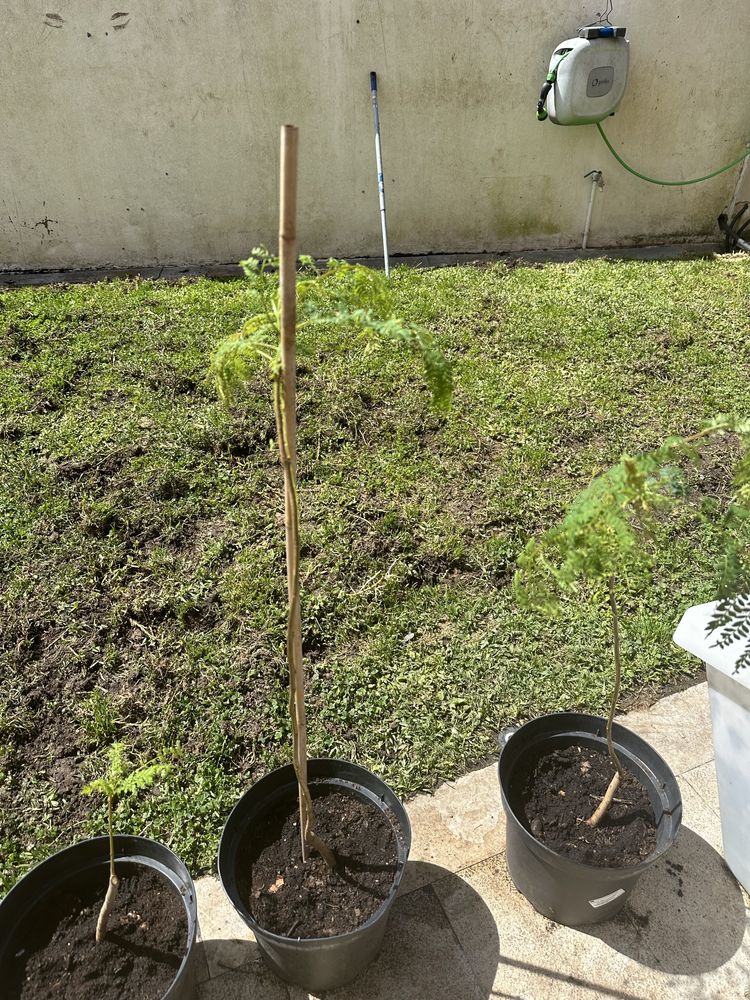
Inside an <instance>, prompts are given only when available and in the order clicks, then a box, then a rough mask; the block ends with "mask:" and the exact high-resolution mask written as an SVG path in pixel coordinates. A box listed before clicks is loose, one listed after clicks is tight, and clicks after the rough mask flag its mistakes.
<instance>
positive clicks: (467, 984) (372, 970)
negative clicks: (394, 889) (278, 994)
mask: <svg viewBox="0 0 750 1000" xmlns="http://www.w3.org/2000/svg"><path fill="white" fill-rule="evenodd" d="M449 877H452V876H449ZM487 987H488V984H487V983H486V982H482V981H481V980H479V979H477V978H476V977H475V975H474V973H473V971H472V968H471V966H470V964H469V962H468V961H467V959H466V956H465V955H464V953H463V951H462V950H461V947H460V945H459V943H458V941H457V940H456V936H455V934H454V933H453V930H452V928H451V925H450V923H449V922H448V919H447V918H446V915H445V913H444V911H443V908H442V906H441V905H440V902H439V900H438V898H437V896H436V895H435V893H434V891H433V887H432V886H424V887H423V888H421V889H417V890H416V891H414V892H412V893H409V895H408V896H405V897H403V898H401V899H398V900H397V901H396V903H395V905H394V908H393V912H392V913H391V917H390V920H389V923H388V930H387V931H386V937H385V942H384V944H383V950H382V951H381V953H380V956H379V957H378V959H377V960H376V961H375V962H373V964H372V965H371V966H370V967H369V968H368V969H367V970H366V971H365V972H364V973H363V974H362V975H361V976H360V977H359V978H358V979H356V980H355V981H354V982H353V983H351V984H350V985H348V986H345V987H342V988H341V989H340V990H336V991H334V992H329V993H326V994H325V996H326V998H330V1000H334V998H336V1000H402V998H403V1000H406V998H408V1000H487V997H488V996H489V990H488V988H487ZM289 997H290V1000H308V998H310V1000H318V998H317V997H313V995H312V994H309V993H307V992H306V991H305V990H300V989H297V988H296V987H290V988H289Z"/></svg>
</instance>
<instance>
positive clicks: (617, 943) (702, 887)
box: [580, 826, 748, 975]
mask: <svg viewBox="0 0 750 1000" xmlns="http://www.w3.org/2000/svg"><path fill="white" fill-rule="evenodd" d="M747 927H748V916H747V914H746V911H745V904H744V901H743V897H742V892H741V890H740V888H739V886H738V884H737V882H736V880H735V878H734V876H733V875H732V874H731V872H730V871H729V869H728V868H727V866H726V864H725V863H724V859H723V858H722V857H721V855H720V854H719V853H718V852H717V851H715V850H714V848H713V847H711V845H710V844H709V843H707V842H706V841H705V840H704V839H703V838H702V837H699V836H698V834H697V833H694V832H693V831H692V830H690V829H688V828H687V827H684V826H683V827H682V829H681V830H680V833H679V835H678V838H677V841H676V843H675V844H674V846H673V847H672V849H671V850H670V851H669V853H668V854H667V855H666V856H665V857H664V858H661V859H660V860H659V861H658V862H657V863H656V864H655V865H654V867H653V868H651V869H649V871H647V872H646V873H645V874H644V875H643V877H642V878H641V880H640V882H639V883H638V885H637V887H636V889H635V890H634V892H633V895H632V896H631V898H630V901H629V902H628V904H627V905H626V906H625V908H624V909H623V910H622V911H621V912H620V913H619V914H618V915H617V916H616V917H614V918H613V919H612V920H610V921H608V922H607V923H605V924H597V925H594V926H591V927H581V928H580V930H581V931H584V932H585V933H587V934H590V935H592V936H593V937H597V938H599V939H600V940H601V941H603V942H605V943H606V944H608V945H609V946H610V947H611V948H614V949H615V950H616V951H619V952H620V953H621V954H623V955H627V956H628V957H629V958H632V959H634V960H635V961H637V962H639V963H640V964H641V965H647V966H650V967H651V968H654V969H658V970H659V971H661V972H668V973H676V974H678V975H700V974H701V973H705V972H710V971H711V970H712V969H716V968H719V966H722V965H724V964H725V963H726V962H728V961H729V960H730V959H731V958H732V957H733V956H734V955H735V954H736V952H737V951H738V949H739V948H740V946H741V944H742V941H743V938H744V935H745V933H746V931H747Z"/></svg>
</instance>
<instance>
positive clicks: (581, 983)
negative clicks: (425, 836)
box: [433, 855, 640, 1000]
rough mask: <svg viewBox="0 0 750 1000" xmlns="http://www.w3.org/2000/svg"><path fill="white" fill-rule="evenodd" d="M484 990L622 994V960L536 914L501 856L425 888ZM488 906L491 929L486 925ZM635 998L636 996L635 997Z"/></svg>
mask: <svg viewBox="0 0 750 1000" xmlns="http://www.w3.org/2000/svg"><path fill="white" fill-rule="evenodd" d="M433 888H434V889H435V892H436V894H437V895H438V897H439V899H440V901H441V903H442V904H443V908H444V909H445V912H446V915H447V917H448V919H449V920H450V922H451V926H452V927H453V929H454V931H455V932H456V936H457V938H458V940H459V942H460V943H461V947H462V950H463V951H464V954H465V955H466V956H467V958H468V960H469V962H470V963H471V965H472V967H473V968H474V971H475V974H476V975H477V976H478V977H480V978H481V979H482V980H483V981H485V982H486V981H487V980H488V979H490V977H492V978H491V986H490V993H488V994H487V996H490V995H491V996H492V997H503V998H511V997H512V998H517V1000H542V998H546V997H553V996H554V997H555V998H556V1000H583V998H589V997H600V996H601V997H613V998H623V1000H624V998H626V997H628V998H630V997H631V996H632V994H630V993H627V992H625V990H624V989H622V988H621V986H620V985H618V984H621V983H623V982H626V981H627V965H628V964H629V963H628V961H627V960H626V959H625V958H624V957H623V956H621V955H619V954H618V953H617V952H616V951H613V949H612V948H610V947H609V946H608V945H605V944H604V943H602V942H598V941H596V939H591V938H589V937H588V936H587V935H586V934H584V933H583V932H581V931H579V930H575V929H573V928H570V927H563V926H562V925H561V924H557V923H555V922H554V921H552V920H547V919H546V918H545V917H542V916H541V915H540V914H538V913H537V912H536V911H535V910H534V909H533V907H532V906H531V904H530V903H528V902H527V900H526V899H525V898H524V897H523V896H522V895H521V894H520V893H519V892H518V891H517V890H516V888H515V886H514V885H513V883H512V882H511V880H510V877H509V875H508V872H507V868H506V864H505V857H504V855H499V856H498V857H496V858H494V859H491V860H489V861H483V862H480V863H479V864H477V865H474V866H473V867H472V868H470V869H467V870H466V871H465V872H463V873H462V874H461V875H460V876H455V877H453V878H451V879H446V880H444V881H443V882H438V883H436V884H435V886H434V887H433ZM483 911H485V912H486V911H489V913H490V914H491V916H492V920H493V922H494V925H495V926H494V929H489V928H488V926H487V923H486V918H485V913H484V912H483ZM639 1000H640V998H639Z"/></svg>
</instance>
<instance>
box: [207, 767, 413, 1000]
mask: <svg viewBox="0 0 750 1000" xmlns="http://www.w3.org/2000/svg"><path fill="white" fill-rule="evenodd" d="M307 766H308V777H309V779H310V781H314V782H315V787H316V788H320V787H321V786H323V787H324V788H330V789H333V790H344V791H347V792H350V793H352V794H354V795H355V796H358V797H360V798H362V799H366V800H369V801H370V802H372V803H374V804H375V805H376V806H378V807H379V808H380V809H381V811H383V812H384V813H385V814H386V815H387V816H388V817H389V818H390V820H391V822H392V823H393V826H394V832H395V834H396V841H397V845H398V863H397V869H396V877H395V879H394V882H393V885H392V887H391V890H390V892H389V894H388V896H387V897H386V899H385V900H384V901H383V903H382V904H381V906H380V908H379V909H378V910H376V912H375V913H374V914H373V915H372V916H371V917H370V919H369V920H367V922H366V923H364V924H362V926H361V927H358V928H356V930H353V931H349V932H348V933H346V934H337V935H335V936H333V937H319V938H291V937H284V936H282V935H280V934H273V933H271V932H270V931H267V930H265V928H263V927H261V926H260V924H258V922H257V921H256V920H255V919H254V918H253V916H252V914H251V913H250V912H249V910H248V908H247V905H246V903H245V901H244V900H243V899H242V898H241V895H240V891H239V886H238V883H239V881H240V876H239V873H238V854H239V852H240V847H241V845H242V843H243V840H245V837H246V834H247V833H248V831H250V830H251V829H252V828H253V825H254V824H255V822H256V821H257V820H258V818H259V817H261V816H262V815H264V814H265V813H267V812H268V811H269V810H270V809H272V808H273V806H274V805H275V804H276V803H278V802H280V801H281V800H284V799H288V798H289V797H291V796H293V795H295V794H296V789H297V779H296V776H295V773H294V768H293V767H292V765H291V764H287V765H286V766H285V767H281V768H278V770H276V771H272V772H271V773H270V774H267V775H266V776H265V777H264V778H261V780H260V781H258V782H257V783H256V784H255V785H253V786H252V788H250V789H249V790H248V791H247V792H245V794H244V795H243V796H242V798H241V799H240V800H239V802H238V803H237V805H236V806H235V807H234V809H233V810H232V812H231V813H230V815H229V819H228V820H227V822H226V825H225V827H224V830H223V832H222V835H221V841H220V843H219V856H218V870H219V878H220V879H221V882H222V885H223V886H224V891H225V892H226V894H227V896H228V897H229V899H230V901H231V903H232V905H233V906H234V908H235V909H236V910H237V912H238V913H239V915H240V916H241V917H242V919H243V920H244V921H245V923H246V924H247V925H248V927H250V929H251V930H252V932H253V934H254V935H255V939H256V941H257V942H258V947H259V949H260V951H261V954H262V955H263V958H264V959H265V961H266V964H267V965H268V966H269V967H270V968H271V969H272V970H273V971H274V972H275V973H276V975H277V976H279V977H280V978H281V979H284V980H285V981H286V982H288V983H294V984H295V985H297V986H301V987H303V988H304V989H306V990H308V991H309V992H311V993H318V992H320V991H322V990H332V989H336V988H337V987H339V986H343V985H344V984H345V983H348V982H351V980H352V979H355V978H356V977H357V976H358V975H359V974H360V972H362V971H363V970H364V969H365V968H366V967H367V966H368V965H369V964H370V962H372V961H373V959H375V958H376V956H377V954H378V952H379V951H380V947H381V945H382V943H383V935H384V934H385V929H386V924H387V922H388V914H389V912H390V909H391V906H392V905H393V901H394V900H395V898H396V893H397V891H398V887H399V884H400V882H401V878H402V876H403V873H404V868H405V866H406V861H407V858H408V857H409V848H410V847H411V826H410V825H409V818H408V816H407V815H406V810H405V809H404V807H403V805H402V804H401V802H400V801H399V799H398V798H397V796H396V795H395V794H394V792H393V791H391V789H390V788H389V787H388V785H386V784H385V782H383V781H381V780H380V778H378V777H376V776H375V775H374V774H372V773H371V772H370V771H367V770H366V769H365V768H363V767H359V765H357V764H349V763H347V762H346V761H342V760H333V759H330V758H315V759H312V760H309V761H308V765H307Z"/></svg>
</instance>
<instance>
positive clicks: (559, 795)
mask: <svg viewBox="0 0 750 1000" xmlns="http://www.w3.org/2000/svg"><path fill="white" fill-rule="evenodd" d="M613 774H614V769H613V767H612V763H611V761H610V759H609V757H608V755H607V754H606V753H600V752H599V751H598V750H591V749H589V748H588V747H579V746H571V747H565V748H564V749H561V750H554V751H553V752H552V753H549V754H545V755H544V756H542V757H540V758H538V759H537V760H536V761H534V762H532V763H531V765H530V767H529V768H528V769H527V771H526V773H525V774H524V775H519V781H520V782H521V784H520V786H519V787H520V795H521V802H522V809H523V815H524V818H525V821H526V822H525V825H526V827H527V829H528V830H530V831H531V833H532V834H533V835H534V836H535V837H536V839H537V840H539V841H541V843H543V844H545V845H546V846H547V847H550V848H551V849H552V850H553V851H556V852H557V853H558V854H561V855H563V857H566V858H570V859H571V860H572V861H579V862H582V863H583V864H587V865H595V866H596V867H599V868H627V867H629V866H631V865H637V864H638V863H639V862H641V861H643V860H644V859H645V858H647V857H648V856H649V854H651V852H652V851H653V850H654V848H655V846H656V825H655V822H654V811H653V809H652V807H651V802H650V800H649V797H648V792H647V791H646V789H645V788H644V787H643V785H642V784H641V783H640V781H639V780H638V779H637V778H636V777H635V776H634V775H633V774H630V773H629V772H627V771H626V772H625V780H624V781H622V782H621V783H620V787H619V788H618V789H617V792H616V793H615V798H614V801H613V803H612V805H611V806H610V807H609V809H608V810H607V813H606V814H605V816H604V818H603V819H602V820H601V822H600V823H599V825H598V826H597V827H590V826H587V825H586V823H584V822H583V821H584V820H586V819H588V818H589V817H590V816H591V814H592V813H593V812H594V810H595V809H596V807H597V805H598V804H599V802H600V801H601V798H602V796H603V795H604V793H605V791H606V790H607V786H608V785H609V783H610V781H611V780H612V777H613Z"/></svg>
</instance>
